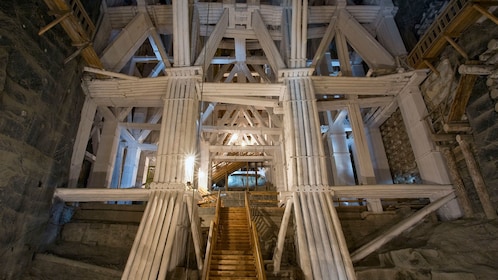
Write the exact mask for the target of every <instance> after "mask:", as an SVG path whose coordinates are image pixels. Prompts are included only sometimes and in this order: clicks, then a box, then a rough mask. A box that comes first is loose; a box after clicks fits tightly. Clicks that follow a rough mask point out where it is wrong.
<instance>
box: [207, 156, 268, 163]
mask: <svg viewBox="0 0 498 280" xmlns="http://www.w3.org/2000/svg"><path fill="white" fill-rule="evenodd" d="M211 159H212V161H231V162H264V161H270V160H273V157H272V156H213V157H212V158H211Z"/></svg>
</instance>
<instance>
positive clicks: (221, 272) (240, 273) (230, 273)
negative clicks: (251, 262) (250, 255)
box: [209, 269, 256, 278]
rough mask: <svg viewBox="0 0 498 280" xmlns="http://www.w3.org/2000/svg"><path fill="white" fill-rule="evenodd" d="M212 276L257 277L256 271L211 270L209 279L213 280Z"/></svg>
mask: <svg viewBox="0 0 498 280" xmlns="http://www.w3.org/2000/svg"><path fill="white" fill-rule="evenodd" d="M211 276H239V277H240V276H244V277H256V269H254V270H211V271H210V272H209V278H211Z"/></svg>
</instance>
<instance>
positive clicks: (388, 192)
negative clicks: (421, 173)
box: [330, 184, 453, 198]
mask: <svg viewBox="0 0 498 280" xmlns="http://www.w3.org/2000/svg"><path fill="white" fill-rule="evenodd" d="M330 190H331V191H333V193H334V197H337V198H339V197H355V198H366V197H369V198H433V197H435V198H439V197H441V196H444V195H447V194H449V193H451V192H453V186H452V185H409V184H394V185H361V186H355V187H354V188H351V186H331V187H330Z"/></svg>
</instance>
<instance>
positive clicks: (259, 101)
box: [203, 96, 279, 108]
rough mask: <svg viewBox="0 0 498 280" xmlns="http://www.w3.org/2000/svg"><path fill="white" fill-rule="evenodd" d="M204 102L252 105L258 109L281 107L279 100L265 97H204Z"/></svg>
mask: <svg viewBox="0 0 498 280" xmlns="http://www.w3.org/2000/svg"><path fill="white" fill-rule="evenodd" d="M203 101H207V102H218V103H227V104H238V105H251V106H256V107H273V108H275V107H279V102H278V100H277V99H268V98H264V97H238V96H204V97H203Z"/></svg>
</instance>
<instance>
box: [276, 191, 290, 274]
mask: <svg viewBox="0 0 498 280" xmlns="http://www.w3.org/2000/svg"><path fill="white" fill-rule="evenodd" d="M292 205H293V200H292V198H290V199H287V201H286V203H285V211H284V216H283V217H282V222H281V223H280V229H279V231H278V237H277V245H276V246H275V251H274V252H273V270H274V271H275V272H279V271H280V264H281V262H282V253H283V251H284V243H285V236H286V235H287V227H288V226H289V220H290V216H291V213H292V212H291V211H292Z"/></svg>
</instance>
